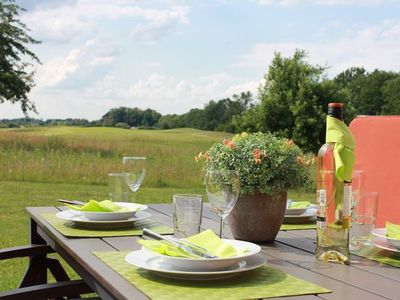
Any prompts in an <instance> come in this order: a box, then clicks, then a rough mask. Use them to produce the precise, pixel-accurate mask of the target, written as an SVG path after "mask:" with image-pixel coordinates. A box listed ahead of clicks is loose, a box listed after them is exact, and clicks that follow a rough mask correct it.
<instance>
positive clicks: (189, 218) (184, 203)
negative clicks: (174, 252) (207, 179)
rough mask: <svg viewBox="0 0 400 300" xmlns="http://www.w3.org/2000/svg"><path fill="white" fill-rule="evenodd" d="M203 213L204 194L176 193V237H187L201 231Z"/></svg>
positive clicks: (174, 205)
mask: <svg viewBox="0 0 400 300" xmlns="http://www.w3.org/2000/svg"><path fill="white" fill-rule="evenodd" d="M202 215H203V196H202V195H185V194H178V195H174V196H173V221H174V232H175V237H177V238H185V237H189V236H192V235H195V234H197V233H199V232H200V226H201V218H202Z"/></svg>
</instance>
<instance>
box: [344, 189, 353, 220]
mask: <svg viewBox="0 0 400 300" xmlns="http://www.w3.org/2000/svg"><path fill="white" fill-rule="evenodd" d="M350 215H351V185H345V186H344V187H343V216H344V217H349V216H350Z"/></svg>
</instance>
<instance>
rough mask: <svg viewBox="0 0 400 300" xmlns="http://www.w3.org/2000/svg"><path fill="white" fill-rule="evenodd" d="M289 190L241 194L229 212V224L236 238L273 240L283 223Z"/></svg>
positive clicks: (254, 240)
mask: <svg viewBox="0 0 400 300" xmlns="http://www.w3.org/2000/svg"><path fill="white" fill-rule="evenodd" d="M286 200H287V192H281V193H279V194H276V195H275V196H271V195H268V194H262V193H259V192H256V193H254V194H252V195H241V196H240V197H239V199H238V201H237V203H236V205H235V207H234V208H233V210H232V211H231V213H230V214H229V217H228V218H229V219H228V220H229V225H230V228H231V231H232V234H233V236H234V238H235V239H238V240H245V241H252V242H270V241H273V240H274V239H275V237H276V235H277V234H278V232H279V228H280V227H281V225H282V222H283V217H284V215H285V210H286Z"/></svg>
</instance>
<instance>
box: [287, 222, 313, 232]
mask: <svg viewBox="0 0 400 300" xmlns="http://www.w3.org/2000/svg"><path fill="white" fill-rule="evenodd" d="M307 229H317V224H316V223H315V221H314V222H312V223H299V224H296V223H290V224H282V225H281V228H280V229H279V230H284V231H289V230H307Z"/></svg>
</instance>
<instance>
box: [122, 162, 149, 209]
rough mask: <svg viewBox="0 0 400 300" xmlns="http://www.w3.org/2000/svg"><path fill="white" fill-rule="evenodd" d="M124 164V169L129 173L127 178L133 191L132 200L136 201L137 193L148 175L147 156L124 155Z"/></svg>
mask: <svg viewBox="0 0 400 300" xmlns="http://www.w3.org/2000/svg"><path fill="white" fill-rule="evenodd" d="M122 164H123V171H124V172H125V173H127V174H128V176H127V177H126V180H127V184H128V186H129V188H130V189H131V191H132V193H133V195H132V200H133V202H135V193H136V191H137V190H138V189H139V188H140V186H141V185H142V183H143V180H144V177H145V175H146V169H145V164H146V157H123V158H122Z"/></svg>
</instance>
